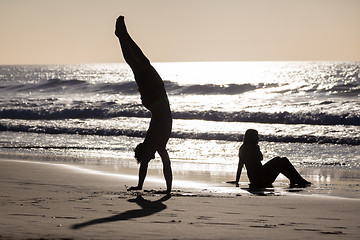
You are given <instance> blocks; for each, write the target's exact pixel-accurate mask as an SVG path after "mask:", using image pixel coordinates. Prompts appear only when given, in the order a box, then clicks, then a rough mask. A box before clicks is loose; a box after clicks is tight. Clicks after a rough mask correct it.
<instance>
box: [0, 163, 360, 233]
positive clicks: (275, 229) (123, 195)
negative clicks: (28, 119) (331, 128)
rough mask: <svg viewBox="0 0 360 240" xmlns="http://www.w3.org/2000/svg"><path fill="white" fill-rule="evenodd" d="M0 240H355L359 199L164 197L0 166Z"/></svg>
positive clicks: (81, 174)
mask: <svg viewBox="0 0 360 240" xmlns="http://www.w3.org/2000/svg"><path fill="white" fill-rule="evenodd" d="M0 169H1V170H0V171H1V175H0V176H1V181H0V184H1V194H0V208H1V209H0V214H1V218H0V219H1V220H0V221H1V222H0V239H239V238H240V239H241V238H252V239H279V238H281V239H305V238H312V239H358V238H359V236H360V200H358V199H347V198H335V197H326V196H323V197H320V196H311V195H303V194H289V195H286V194H285V195H270V196H258V195H255V194H250V193H249V194H244V193H243V191H239V193H237V194H218V193H212V192H210V191H207V190H196V189H191V188H186V187H183V186H177V185H176V184H174V192H173V194H172V196H171V197H170V198H168V197H166V196H164V195H160V194H157V193H156V192H154V191H151V189H157V190H159V189H160V188H161V187H163V182H161V181H152V180H151V179H149V180H147V182H146V183H147V184H146V187H147V189H149V190H148V191H139V192H127V191H126V187H125V185H128V186H129V185H131V184H134V182H136V176H131V175H118V174H100V173H98V172H95V171H86V170H85V169H82V168H79V167H76V166H72V165H64V164H58V163H55V164H54V163H45V162H30V161H20V160H19V161H17V160H5V159H3V160H0Z"/></svg>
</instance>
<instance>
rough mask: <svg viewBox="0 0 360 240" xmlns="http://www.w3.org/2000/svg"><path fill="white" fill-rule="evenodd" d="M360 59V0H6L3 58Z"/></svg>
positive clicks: (2, 1)
mask: <svg viewBox="0 0 360 240" xmlns="http://www.w3.org/2000/svg"><path fill="white" fill-rule="evenodd" d="M119 15H124V16H125V21H126V24H127V28H128V31H129V33H130V35H131V36H132V37H133V39H134V40H135V42H137V43H138V45H139V46H140V47H141V49H142V50H143V51H144V53H145V54H146V55H147V57H148V58H149V59H150V60H151V61H153V62H173V61H175V62H183V61H360V0H177V1H176V0H0V30H1V33H0V64H2V65H4V64H76V63H114V62H123V58H122V54H121V51H120V48H119V43H118V40H117V39H116V37H115V35H114V24H115V20H116V18H117V16H119Z"/></svg>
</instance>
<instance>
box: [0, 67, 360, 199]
mask: <svg viewBox="0 0 360 240" xmlns="http://www.w3.org/2000/svg"><path fill="white" fill-rule="evenodd" d="M153 65H154V67H155V68H156V69H157V70H158V72H159V74H160V75H161V76H162V78H163V79H164V81H165V87H166V90H167V93H168V96H169V101H170V104H171V109H172V112H173V118H174V122H173V132H172V136H171V138H170V140H169V143H168V147H167V148H168V151H169V155H170V158H171V161H172V167H173V172H174V178H175V180H176V179H182V180H186V179H191V178H192V177H195V178H197V179H198V180H199V181H202V182H204V183H206V182H209V183H213V184H216V183H219V184H221V183H223V182H224V181H226V180H233V178H234V177H235V173H236V168H237V163H238V150H239V147H240V145H241V141H242V137H243V134H244V133H245V131H246V130H247V129H249V128H253V129H257V130H258V131H259V134H260V141H261V142H260V148H261V150H262V152H263V154H264V158H265V162H266V160H268V159H271V158H273V157H275V156H286V157H288V158H289V159H290V161H291V162H292V163H293V164H294V165H295V167H296V168H297V169H299V171H300V172H301V173H302V174H304V175H305V177H307V178H308V179H309V180H311V181H312V182H314V183H315V186H317V187H319V186H320V187H324V186H328V185H329V184H330V183H333V182H335V181H338V180H340V181H344V183H345V182H346V184H343V186H347V187H348V188H350V189H351V190H349V191H350V192H351V193H349V194H347V195H351V197H354V196H355V197H358V198H360V188H359V184H358V183H359V179H360V176H359V172H360V98H359V96H360V70H359V69H360V63H358V62H179V63H153ZM150 117H151V116H150V113H149V112H148V111H147V110H146V109H145V108H144V107H143V106H142V105H141V101H140V95H139V93H138V90H137V85H136V83H135V81H134V79H133V75H132V72H131V70H130V68H129V67H128V66H127V65H126V64H124V63H118V64H81V65H11V66H5V65H2V66H0V131H1V132H0V157H2V158H7V159H9V158H10V159H28V160H37V161H39V160H40V161H51V162H59V163H60V162H61V163H67V164H77V165H80V166H83V167H87V168H92V169H98V170H99V169H102V170H103V171H113V172H122V170H124V169H127V170H130V172H131V171H132V172H133V173H134V174H136V172H137V167H138V165H137V163H136V161H135V160H134V153H133V148H134V147H135V146H136V145H137V144H138V143H140V142H142V141H143V138H144V136H145V133H146V130H147V127H148V124H149V121H150ZM104 169H106V170H104ZM149 171H150V172H153V174H154V175H155V176H157V175H158V176H159V177H161V172H162V165H161V160H160V158H159V156H156V159H154V160H153V161H152V162H151V164H150V170H149ZM150 174H151V173H150ZM280 179H281V177H280ZM244 181H245V182H243V184H246V179H245V180H244ZM327 189H328V190H325V191H323V192H325V193H329V192H330V194H331V192H332V190H331V187H330V188H327ZM329 189H330V190H329ZM342 194H344V193H342ZM335 195H336V194H335ZM337 195H339V194H337ZM340 195H341V194H340Z"/></svg>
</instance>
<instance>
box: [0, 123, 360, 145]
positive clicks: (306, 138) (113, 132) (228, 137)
mask: <svg viewBox="0 0 360 240" xmlns="http://www.w3.org/2000/svg"><path fill="white" fill-rule="evenodd" d="M0 131H11V132H31V133H46V134H78V135H98V136H128V137H142V138H143V137H145V135H146V131H137V130H130V129H86V128H59V127H33V126H25V125H18V126H16V125H15V126H11V125H4V124H0ZM171 137H172V138H181V139H199V140H225V141H236V142H239V141H241V139H242V138H243V135H242V134H233V133H196V132H195V133H194V132H192V133H185V132H173V133H172V134H171ZM261 139H262V141H267V142H286V143H319V144H322V143H330V144H348V145H360V138H359V137H354V138H349V137H348V138H346V137H345V138H335V137H329V136H313V135H302V136H276V135H262V137H261Z"/></svg>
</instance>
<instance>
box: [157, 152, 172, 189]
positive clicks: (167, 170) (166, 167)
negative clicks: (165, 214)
mask: <svg viewBox="0 0 360 240" xmlns="http://www.w3.org/2000/svg"><path fill="white" fill-rule="evenodd" d="M158 153H159V155H160V157H161V161H162V163H163V173H164V177H165V181H166V193H167V194H170V193H171V188H172V180H173V176H172V170H171V162H170V158H169V154H168V152H167V150H166V149H165V148H164V149H161V150H159V151H158Z"/></svg>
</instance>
